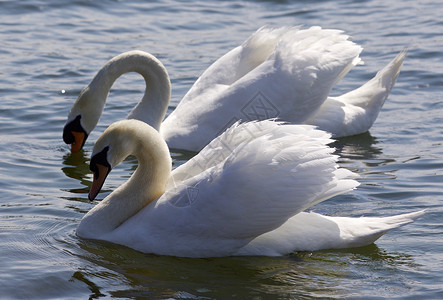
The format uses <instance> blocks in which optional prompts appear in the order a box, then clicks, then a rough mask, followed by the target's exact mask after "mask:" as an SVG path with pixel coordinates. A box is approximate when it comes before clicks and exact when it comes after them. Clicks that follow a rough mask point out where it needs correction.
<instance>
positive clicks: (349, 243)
mask: <svg viewBox="0 0 443 300" xmlns="http://www.w3.org/2000/svg"><path fill="white" fill-rule="evenodd" d="M424 214H425V211H417V212H413V213H408V214H402V215H397V216H392V217H382V218H377V217H362V218H349V217H328V216H323V215H321V214H318V213H314V212H309V213H308V212H301V213H299V214H297V215H295V216H293V217H292V218H290V219H289V220H287V222H286V223H284V224H283V225H282V226H280V227H278V228H277V229H275V230H273V231H270V232H267V233H265V234H262V235H261V236H259V237H257V238H255V239H254V240H252V241H251V242H250V243H249V244H247V245H246V246H245V247H243V248H241V249H240V250H239V251H238V253H237V254H238V255H267V256H281V255H285V254H289V253H292V252H295V251H319V250H326V249H345V248H354V247H362V246H367V245H370V244H372V243H373V242H375V241H376V240H377V239H378V238H380V237H381V236H382V235H383V234H385V233H386V232H388V231H389V230H392V229H394V228H398V227H400V226H403V225H406V224H409V223H411V222H413V221H415V220H416V219H417V218H419V217H421V216H423V215H424Z"/></svg>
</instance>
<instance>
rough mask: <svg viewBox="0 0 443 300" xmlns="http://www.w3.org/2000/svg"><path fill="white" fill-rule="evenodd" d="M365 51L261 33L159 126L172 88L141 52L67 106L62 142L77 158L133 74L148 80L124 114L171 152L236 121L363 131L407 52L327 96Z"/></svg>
mask: <svg viewBox="0 0 443 300" xmlns="http://www.w3.org/2000/svg"><path fill="white" fill-rule="evenodd" d="M361 51H362V48H361V47H360V46H358V45H356V44H355V43H353V42H351V41H349V37H348V36H347V35H345V34H344V33H343V32H341V31H339V30H331V29H322V28H320V27H311V28H308V29H299V28H297V27H283V28H269V27H262V28H260V29H259V30H258V31H257V32H255V33H254V34H253V35H252V36H250V37H249V38H248V39H247V40H246V41H245V42H244V43H243V44H242V45H240V46H238V47H236V48H234V49H233V50H231V51H229V52H228V53H227V54H225V55H224V56H222V57H221V58H219V59H218V60H217V61H215V62H214V63H213V64H212V65H211V66H210V67H209V68H208V69H207V70H206V71H205V72H204V73H203V74H202V75H201V76H200V78H199V79H198V80H197V81H196V82H195V84H194V85H193V86H192V87H191V89H190V90H189V91H188V93H187V94H186V95H185V96H184V98H183V99H182V100H181V101H180V103H179V104H178V106H177V107H176V108H175V110H174V111H173V112H172V113H171V114H170V115H169V116H168V117H167V118H166V119H165V120H164V121H163V123H162V120H163V118H164V116H165V114H166V110H167V107H168V103H169V99H170V95H171V85H170V80H169V76H168V73H167V71H166V69H165V67H164V66H163V65H162V63H161V62H160V61H159V60H158V59H156V58H155V57H154V56H153V55H151V54H148V53H145V52H142V51H129V52H126V53H123V54H121V55H118V56H116V57H114V58H113V59H111V60H110V61H109V62H108V63H107V64H106V65H105V66H104V67H103V68H102V69H101V70H100V71H99V72H98V74H97V75H96V76H95V77H94V79H93V80H92V81H91V83H90V84H89V85H88V86H87V87H86V88H85V89H84V90H83V91H82V92H81V94H80V96H79V97H78V98H77V100H76V102H75V103H74V105H73V106H72V108H71V110H70V112H69V115H68V119H67V122H66V125H65V127H64V131H63V139H64V141H65V142H66V143H67V144H71V150H72V151H73V152H77V151H79V150H80V149H81V148H82V147H83V145H84V143H85V141H86V139H87V137H88V135H89V133H90V132H91V131H92V130H93V129H94V127H95V126H96V125H97V122H98V120H99V118H100V115H101V113H102V111H103V109H104V106H105V102H106V98H107V96H108V93H109V90H110V88H111V86H112V85H113V83H114V81H115V80H116V79H117V78H118V77H120V76H121V75H122V74H124V73H127V72H138V73H140V74H141V75H142V76H143V77H144V79H145V81H146V90H145V94H144V96H143V98H142V100H141V101H140V102H139V103H138V104H137V105H136V106H135V108H134V109H133V110H132V111H131V112H130V114H129V115H128V117H127V118H128V119H138V120H141V121H144V122H146V123H148V124H149V125H151V126H152V127H153V128H155V129H157V130H159V131H160V133H161V134H162V136H163V138H164V139H165V140H166V142H167V144H168V146H169V147H170V148H174V149H183V150H190V151H200V150H201V149H202V148H203V147H204V146H205V145H207V144H208V143H209V142H210V141H212V140H213V139H214V138H215V137H216V136H218V135H219V134H220V133H222V132H223V131H224V130H225V129H226V128H228V127H229V126H230V125H232V124H233V123H235V122H237V121H252V120H264V119H270V118H276V119H279V120H282V121H286V122H290V123H294V124H310V125H316V126H318V127H319V128H321V129H323V130H325V131H328V132H330V133H332V135H333V137H341V136H347V135H355V134H359V133H363V132H366V131H367V130H369V128H370V127H371V126H372V124H373V123H374V121H375V119H376V118H377V115H378V113H379V111H380V109H381V107H382V105H383V103H384V102H385V100H386V98H387V96H388V95H389V93H390V91H391V89H392V87H393V85H394V82H395V80H396V78H397V75H398V74H399V71H400V68H401V65H402V62H403V60H404V58H405V55H406V53H405V52H401V53H400V54H399V55H398V56H397V57H396V58H395V59H394V60H393V61H392V62H391V63H390V64H389V65H388V66H386V67H385V68H384V69H382V70H381V71H380V72H379V73H378V74H377V75H376V76H375V77H374V78H373V79H372V80H370V81H369V82H368V83H366V84H364V85H363V86H361V87H360V88H358V89H356V90H353V91H351V92H349V93H347V94H344V95H342V96H339V97H328V95H329V93H330V90H331V88H332V87H333V86H334V85H335V84H336V83H337V82H338V81H339V80H340V79H341V78H342V77H343V76H344V75H346V73H347V72H348V71H349V70H350V69H351V68H352V67H353V66H354V65H356V64H357V63H358V62H360V58H359V54H360V52H361Z"/></svg>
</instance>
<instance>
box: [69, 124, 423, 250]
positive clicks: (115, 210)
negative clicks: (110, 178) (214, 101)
mask: <svg viewBox="0 0 443 300" xmlns="http://www.w3.org/2000/svg"><path fill="white" fill-rule="evenodd" d="M330 142H331V140H330V136H329V134H327V133H325V132H322V131H319V130H316V129H314V128H313V127H312V126H306V125H283V124H281V123H277V122H273V121H261V122H250V123H243V124H238V123H236V124H234V125H233V126H232V127H230V128H229V129H228V130H227V131H226V132H225V133H223V134H222V135H221V136H219V137H218V138H216V139H215V140H214V141H212V142H211V143H210V144H209V145H208V146H206V147H205V148H204V149H203V150H202V151H201V152H200V153H199V154H197V155H196V156H195V157H193V158H192V159H191V160H189V161H188V162H186V163H185V164H183V165H181V166H180V167H178V168H176V169H175V170H174V171H172V173H170V164H171V159H170V156H169V152H168V147H167V145H166V143H165V142H164V141H163V139H162V137H161V136H160V135H159V133H158V132H157V131H156V130H154V129H153V128H152V127H150V126H149V125H147V124H146V123H143V122H140V121H136V120H125V121H120V122H117V123H114V124H113V125H111V126H110V127H109V128H108V129H107V130H106V131H105V132H104V134H103V135H102V136H101V137H100V138H99V139H98V140H97V143H96V144H95V146H94V152H93V156H92V159H91V169H93V170H101V169H100V168H99V166H98V165H100V164H102V165H105V166H106V165H108V166H109V167H110V168H112V167H114V166H115V165H117V164H118V163H119V162H120V161H121V160H123V159H124V158H125V157H126V156H128V155H131V154H133V155H135V156H136V157H137V158H138V160H139V166H138V168H137V170H136V171H135V172H134V174H133V175H132V176H131V178H130V179H129V180H128V181H127V182H126V183H125V184H123V185H122V186H120V187H119V188H118V189H116V190H115V191H114V192H113V193H111V194H110V195H109V196H108V197H106V198H105V199H104V200H103V201H101V202H100V203H98V204H97V205H96V206H95V207H94V208H93V209H92V210H91V211H90V212H89V213H87V214H86V215H85V217H84V218H83V219H82V221H81V223H80V225H79V227H78V229H77V234H78V235H79V236H80V237H84V238H92V239H101V240H107V241H110V242H114V243H118V244H123V245H126V246H129V247H131V248H134V249H136V250H140V251H143V252H147V253H156V254H161V255H175V256H186V257H212V256H229V255H283V254H287V253H290V252H293V251H297V250H319V249H326V248H346V247H355V246H362V245H367V244H369V243H372V242H373V241H375V240H376V239H377V238H379V237H380V236H381V235H382V234H384V233H385V232H386V231H388V230H390V229H392V228H395V227H398V226H401V225H404V224H407V223H409V222H412V221H413V220H414V219H415V218H417V217H419V216H420V215H422V214H423V212H417V213H413V214H408V215H401V216H395V217H388V218H359V219H353V218H342V217H340V218H334V217H326V216H322V215H319V214H315V213H305V212H303V211H304V210H306V209H307V208H309V207H312V206H313V205H315V204H316V203H318V202H321V201H323V200H326V199H328V198H330V197H333V196H335V195H339V194H342V193H345V192H348V191H350V190H352V189H353V188H355V187H356V186H357V185H358V183H357V181H355V180H354V179H352V178H353V177H355V174H353V173H352V172H350V171H348V170H345V169H341V168H339V167H338V165H337V156H335V155H333V154H332V152H333V150H334V149H332V148H330V147H328V146H327V144H328V143H330ZM99 157H101V160H100V159H99ZM99 161H100V163H98V162H99ZM96 162H97V163H96ZM102 174H104V173H102ZM102 174H97V173H96V174H94V183H93V188H92V189H91V193H92V194H93V197H94V196H95V193H96V192H98V190H96V188H95V187H97V186H99V187H100V186H101V184H102V182H98V183H97V180H98V181H104V180H105V178H106V176H104V177H102ZM106 174H107V173H106ZM93 190H95V191H93Z"/></svg>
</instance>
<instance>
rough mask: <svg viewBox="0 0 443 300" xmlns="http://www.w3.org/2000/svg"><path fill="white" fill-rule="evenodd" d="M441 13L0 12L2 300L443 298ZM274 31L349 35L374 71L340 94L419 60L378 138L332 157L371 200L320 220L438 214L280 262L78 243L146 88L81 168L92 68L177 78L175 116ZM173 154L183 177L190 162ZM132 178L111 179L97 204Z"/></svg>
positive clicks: (22, 8)
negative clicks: (247, 45)
mask: <svg viewBox="0 0 443 300" xmlns="http://www.w3.org/2000/svg"><path fill="white" fill-rule="evenodd" d="M441 12H442V5H441V4H439V3H437V1H430V0H424V1H414V0H406V1H377V0H368V1H351V0H349V1H326V0H325V1H316V2H315V3H313V2H311V1H244V2H235V1H223V2H218V1H205V2H203V1H202V2H193V3H187V2H184V1H168V0H159V1H153V2H151V3H148V2H145V1H136V0H132V1H111V0H107V1H100V2H99V1H87V0H84V1H75V0H64V1H37V0H27V1H0V41H1V47H0V62H1V66H0V157H1V159H0V270H1V272H0V298H2V299H8V298H22V299H30V298H33V299H49V298H58V299H70V298H71V299H85V298H88V297H91V298H110V297H113V298H117V299H127V298H137V299H141V298H145V299H167V298H175V299H234V298H236V299H269V298H272V299H288V298H294V299H303V298H315V297H318V298H344V297H348V298H371V299H373V298H409V299H417V298H426V299H432V298H434V299H440V298H443V276H442V275H441V274H442V271H443V254H442V253H443V240H442V238H441V233H442V231H443V223H442V214H443V208H442V204H441V203H442V201H443V188H442V184H441V183H442V181H443V180H442V179H443V171H442V170H443V151H442V149H443V147H442V136H443V117H442V116H443V100H442V96H441V95H442V93H441V89H442V86H443V76H442V70H443V59H442V57H443V51H442V44H443V34H442V32H443V22H442V21H441ZM264 24H270V25H275V26H281V25H299V24H302V25H305V26H311V25H321V26H322V27H328V28H339V29H343V30H345V31H346V32H347V33H349V34H350V35H352V36H353V38H354V40H355V41H356V42H357V43H359V44H361V45H363V46H364V48H365V50H364V52H363V54H362V58H363V59H364V60H365V62H366V65H364V66H358V67H357V68H356V69H355V70H353V71H351V73H350V74H349V75H348V76H347V77H346V78H345V79H344V80H343V81H342V83H341V84H340V86H339V87H337V89H336V90H335V93H337V94H338V93H342V92H344V91H347V90H349V89H351V88H355V87H356V86H358V84H361V83H363V82H364V81H366V80H368V79H370V78H371V77H372V76H373V75H374V73H375V72H376V71H377V70H378V69H380V68H382V67H383V66H384V65H385V64H386V63H387V62H388V61H389V60H391V59H392V58H393V57H394V56H395V55H396V54H397V53H398V52H399V51H401V50H402V49H403V48H404V47H405V46H407V47H408V48H409V55H408V57H407V59H406V62H405V64H404V67H403V70H402V73H401V74H400V77H399V79H398V81H397V84H396V86H395V88H394V89H393V91H392V94H391V96H390V97H389V99H388V101H387V103H386V104H385V106H384V108H383V111H382V113H381V114H380V116H379V117H378V119H377V121H376V123H375V125H374V126H373V128H372V129H371V130H370V132H369V133H365V134H362V135H359V136H355V137H350V138H345V139H341V140H339V141H337V142H336V144H335V146H336V147H337V149H338V150H337V152H338V153H339V154H340V155H341V156H342V158H341V163H342V165H343V166H345V167H347V168H349V169H351V170H353V171H355V172H357V173H359V174H360V175H361V179H360V182H361V186H360V187H359V188H358V189H357V190H355V191H353V192H352V193H350V194H347V195H344V196H339V197H336V198H334V199H331V200H330V201H326V202H324V203H322V204H320V205H318V206H317V207H316V208H315V211H317V212H320V213H324V214H328V215H342V216H362V215H366V216H385V215H393V214H397V213H405V212H410V211H416V210H420V209H428V210H429V212H428V213H427V214H426V215H425V216H424V217H423V218H421V219H419V220H418V221H417V222H416V223H414V224H410V225H408V226H406V227H403V228H401V229H398V230H395V231H392V232H390V233H388V234H387V235H386V236H384V237H382V238H381V239H380V240H379V241H377V242H376V244H374V245H370V246H367V247H363V248H358V249H350V250H340V251H337V250H334V251H318V252H313V253H295V254H293V255H289V256H285V257H278V258H266V257H240V258H238V257H235V258H217V259H183V258H174V257H162V256H156V255H148V254H143V253H139V252H136V251H133V250H131V249H128V248H125V247H121V246H118V245H113V244H109V243H103V242H94V241H85V240H81V239H79V238H77V237H76V236H75V228H76V226H77V224H78V223H79V221H80V219H81V217H82V216H83V215H84V214H85V213H86V212H87V211H88V210H89V209H90V208H91V207H93V205H95V203H90V202H89V201H88V200H87V191H88V188H89V185H90V183H91V175H90V174H89V171H88V161H89V157H90V154H91V153H90V151H91V148H92V145H93V142H94V141H95V140H96V138H97V137H98V136H99V134H100V133H101V132H103V130H104V129H105V127H106V126H107V125H108V124H110V123H111V122H113V121H116V120H118V119H122V118H124V117H125V116H126V114H127V113H128V112H129V111H130V109H131V108H132V107H133V106H134V104H135V103H136V102H137V99H138V98H139V97H141V95H142V93H143V82H142V79H141V78H139V77H138V76H136V75H127V76H125V77H123V78H121V79H119V80H118V81H117V83H116V85H115V86H114V88H113V90H112V91H111V95H110V99H109V101H108V104H107V108H106V110H105V113H104V115H103V117H102V119H101V121H100V123H99V125H98V127H97V128H96V130H95V131H93V133H92V134H91V136H90V138H89V139H88V142H87V143H86V146H85V151H84V153H81V154H79V155H71V154H70V151H69V148H68V147H67V146H66V145H65V144H64V143H63V141H62V139H61V134H62V128H63V125H64V122H65V118H66V115H67V113H68V111H69V108H70V107H71V105H72V103H73V101H74V100H75V98H76V97H77V95H78V94H79V92H80V91H81V89H82V88H83V87H84V86H85V85H86V84H87V83H88V82H89V80H90V79H91V78H92V76H93V75H94V74H95V73H96V72H97V70H98V69H99V68H100V67H101V66H102V65H103V64H104V62H106V61H107V60H108V59H109V58H111V57H112V56H114V55H116V54H119V53H121V52H124V51H127V50H131V49H142V50H145V51H149V52H151V53H153V54H154V55H156V56H157V57H158V58H159V59H160V60H161V61H162V62H163V63H164V64H165V66H166V68H167V69H168V71H169V74H170V76H171V80H172V85H173V96H172V102H171V106H170V110H172V109H173V108H174V107H175V106H176V105H177V103H178V101H179V100H180V99H181V97H182V96H183V95H184V93H185V92H186V91H187V90H188V89H189V87H190V86H191V85H192V83H193V82H194V81H195V80H196V78H197V77H198V75H199V74H200V73H201V72H202V71H203V70H204V69H205V68H206V67H207V66H208V65H209V64H210V63H211V62H213V61H214V60H215V59H217V58H218V57H219V56H220V55H222V54H224V53H225V52H226V51H227V50H229V49H231V48H232V47H234V46H236V45H238V44H239V43H240V42H241V41H243V40H244V39H245V38H246V37H247V36H249V35H250V34H251V33H252V32H253V31H255V30H256V29H257V28H258V27H260V26H261V25H264ZM173 156H174V161H175V164H176V165H178V164H181V163H183V162H184V161H186V159H188V158H189V155H188V154H187V153H173ZM135 165H136V162H135V161H134V160H131V159H129V160H126V161H125V162H124V163H123V164H122V165H121V166H120V167H118V168H117V169H116V170H114V171H113V173H112V174H111V176H110V177H109V179H108V181H107V184H106V185H105V187H104V191H105V192H104V193H102V194H100V196H99V198H102V197H104V196H105V195H106V194H107V193H109V192H110V191H112V190H113V189H114V188H115V187H117V186H118V185H120V184H121V183H122V182H123V181H124V180H126V179H127V178H128V176H129V174H130V172H131V171H132V170H134V168H135Z"/></svg>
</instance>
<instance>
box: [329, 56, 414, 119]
mask: <svg viewBox="0 0 443 300" xmlns="http://www.w3.org/2000/svg"><path fill="white" fill-rule="evenodd" d="M406 54H407V50H403V51H402V52H400V53H399V54H398V55H397V56H396V57H395V58H394V59H393V60H392V61H391V62H390V63H389V64H388V65H387V66H386V67H384V68H383V69H381V70H380V71H378V72H377V74H376V75H375V76H374V78H372V79H371V80H369V81H368V82H366V83H365V84H364V85H362V86H361V87H359V88H357V89H355V90H353V91H350V92H348V93H346V94H343V95H341V96H339V97H337V98H336V99H337V100H339V101H342V102H345V103H349V104H352V105H355V106H359V107H362V108H364V109H366V110H369V109H372V110H373V111H374V118H373V119H374V120H375V118H376V117H377V115H378V112H379V111H380V109H381V107H382V106H383V104H384V103H385V100H386V98H387V97H388V96H389V93H390V92H391V90H392V88H393V86H394V84H395V81H396V79H397V77H398V75H399V74H400V69H401V67H402V65H403V61H404V59H405V57H406Z"/></svg>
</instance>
